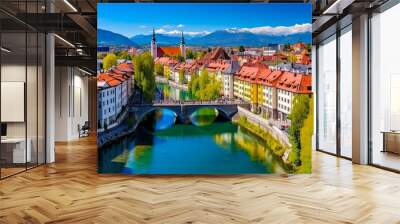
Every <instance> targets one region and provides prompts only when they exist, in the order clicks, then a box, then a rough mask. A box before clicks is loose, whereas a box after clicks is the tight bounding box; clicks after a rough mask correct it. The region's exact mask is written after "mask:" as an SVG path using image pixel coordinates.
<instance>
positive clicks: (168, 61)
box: [154, 57, 178, 66]
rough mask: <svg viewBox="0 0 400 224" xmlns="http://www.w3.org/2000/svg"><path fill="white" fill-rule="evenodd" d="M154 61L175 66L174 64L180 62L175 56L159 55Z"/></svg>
mask: <svg viewBox="0 0 400 224" xmlns="http://www.w3.org/2000/svg"><path fill="white" fill-rule="evenodd" d="M154 63H155V64H162V65H169V66H173V65H176V64H177V63H178V61H177V60H175V59H173V58H170V57H158V58H156V59H154Z"/></svg>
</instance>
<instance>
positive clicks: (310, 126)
mask: <svg viewBox="0 0 400 224" xmlns="http://www.w3.org/2000/svg"><path fill="white" fill-rule="evenodd" d="M313 108H314V100H313V99H312V98H311V100H310V112H309V114H308V116H307V118H306V119H305V120H304V125H303V127H302V128H301V130H300V143H301V154H300V159H301V166H300V167H298V169H297V171H296V172H298V173H311V163H312V162H311V161H312V160H311V156H312V155H311V151H312V150H311V145H312V135H313V130H314V110H313Z"/></svg>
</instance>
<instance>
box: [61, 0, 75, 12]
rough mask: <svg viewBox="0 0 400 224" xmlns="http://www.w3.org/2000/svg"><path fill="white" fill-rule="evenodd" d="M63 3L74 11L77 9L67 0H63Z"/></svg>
mask: <svg viewBox="0 0 400 224" xmlns="http://www.w3.org/2000/svg"><path fill="white" fill-rule="evenodd" d="M64 2H65V4H67V5H68V6H69V7H70V8H71V9H72V10H74V12H78V10H77V9H76V8H75V7H74V6H73V5H72V4H71V3H70V2H69V1H68V0H64Z"/></svg>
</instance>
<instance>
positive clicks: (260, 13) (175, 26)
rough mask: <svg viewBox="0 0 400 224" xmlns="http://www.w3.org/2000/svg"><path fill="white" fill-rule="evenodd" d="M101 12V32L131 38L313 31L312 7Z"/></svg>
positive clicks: (117, 8) (112, 8) (125, 7)
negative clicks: (182, 32) (182, 33)
mask: <svg viewBox="0 0 400 224" xmlns="http://www.w3.org/2000/svg"><path fill="white" fill-rule="evenodd" d="M97 8H98V17H97V18H98V23H97V24H98V28H101V29H106V30H110V31H113V32H116V33H120V34H123V35H125V36H127V37H131V36H134V35H137V34H149V33H151V32H152V29H153V28H154V29H156V30H157V33H164V34H177V33H178V32H180V31H184V32H185V34H187V35H202V34H206V33H208V32H213V31H215V30H223V29H231V28H234V29H232V30H233V31H251V32H256V33H257V32H258V33H268V34H271V33H272V34H276V35H278V34H282V33H283V34H288V33H293V32H294V33H296V32H305V30H310V29H311V4H293V3H290V4H276V3H274V4H264V3H253V4H248V3H241V4H225V3H224V4H217V3H215V4H204V3H202V4H179V3H176V4H156V3H98V4H97ZM296 24H297V26H295V25H296Z"/></svg>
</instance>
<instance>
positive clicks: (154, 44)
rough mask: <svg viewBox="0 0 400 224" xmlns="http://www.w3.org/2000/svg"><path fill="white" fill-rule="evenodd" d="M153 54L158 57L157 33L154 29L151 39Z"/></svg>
mask: <svg viewBox="0 0 400 224" xmlns="http://www.w3.org/2000/svg"><path fill="white" fill-rule="evenodd" d="M150 50H151V56H152V57H153V58H156V57H157V41H156V33H155V32H154V29H153V38H152V39H151V49H150Z"/></svg>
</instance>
